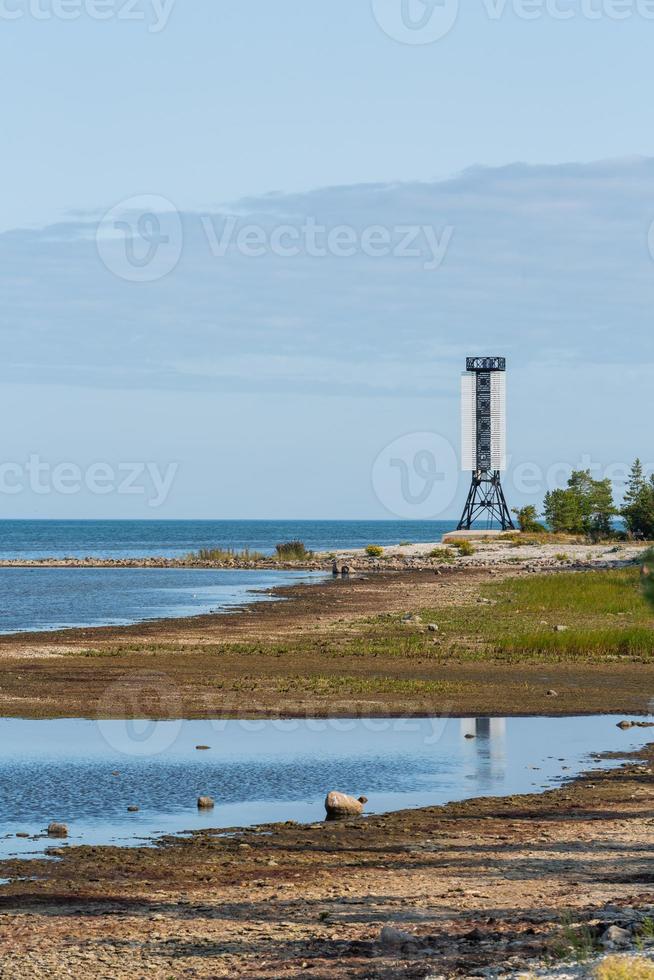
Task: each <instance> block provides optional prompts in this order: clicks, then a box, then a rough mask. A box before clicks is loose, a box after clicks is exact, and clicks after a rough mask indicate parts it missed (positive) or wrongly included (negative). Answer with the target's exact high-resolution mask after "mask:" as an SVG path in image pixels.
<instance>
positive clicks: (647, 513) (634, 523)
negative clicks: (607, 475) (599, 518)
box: [620, 459, 654, 538]
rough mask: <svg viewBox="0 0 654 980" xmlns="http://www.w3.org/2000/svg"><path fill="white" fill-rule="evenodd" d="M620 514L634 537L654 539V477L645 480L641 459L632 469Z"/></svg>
mask: <svg viewBox="0 0 654 980" xmlns="http://www.w3.org/2000/svg"><path fill="white" fill-rule="evenodd" d="M620 513H621V514H622V516H623V517H624V519H625V523H626V525H627V529H628V530H629V532H630V533H631V534H633V535H634V537H637V538H654V476H652V477H650V479H649V480H646V479H645V475H644V473H643V467H642V464H641V462H640V460H639V459H637V460H636V461H635V462H634V465H633V466H632V467H631V473H630V474H629V480H628V481H627V489H626V491H625V495H624V506H623V508H622V510H621V512H620Z"/></svg>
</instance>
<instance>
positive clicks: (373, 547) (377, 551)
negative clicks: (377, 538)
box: [366, 544, 384, 558]
mask: <svg viewBox="0 0 654 980" xmlns="http://www.w3.org/2000/svg"><path fill="white" fill-rule="evenodd" d="M366 554H367V556H368V558H381V556H382V555H383V554H384V549H383V548H382V546H381V545H379V544H369V545H368V547H367V548H366Z"/></svg>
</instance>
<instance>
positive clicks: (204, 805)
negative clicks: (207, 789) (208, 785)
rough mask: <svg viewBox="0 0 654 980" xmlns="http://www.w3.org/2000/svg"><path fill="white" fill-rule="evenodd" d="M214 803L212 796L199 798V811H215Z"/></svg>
mask: <svg viewBox="0 0 654 980" xmlns="http://www.w3.org/2000/svg"><path fill="white" fill-rule="evenodd" d="M215 805H216V804H215V803H214V801H213V799H212V797H210V796H198V810H213V808H214V806H215Z"/></svg>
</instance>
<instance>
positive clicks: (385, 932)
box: [379, 926, 416, 946]
mask: <svg viewBox="0 0 654 980" xmlns="http://www.w3.org/2000/svg"><path fill="white" fill-rule="evenodd" d="M379 941H380V943H381V944H382V946H404V945H405V943H415V942H416V937H415V936H413V935H412V934H411V933H410V932H403V930H402V929H396V928H395V927H394V926H383V928H382V930H381V932H380V933H379Z"/></svg>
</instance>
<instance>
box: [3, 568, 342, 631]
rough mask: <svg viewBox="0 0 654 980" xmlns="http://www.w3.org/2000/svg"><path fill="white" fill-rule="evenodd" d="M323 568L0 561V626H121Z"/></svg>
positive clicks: (204, 608)
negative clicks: (1, 564) (2, 564)
mask: <svg viewBox="0 0 654 980" xmlns="http://www.w3.org/2000/svg"><path fill="white" fill-rule="evenodd" d="M323 578H324V575H323V573H320V572H319V573H312V572H288V571H256V570H248V571H242V570H238V569H234V570H230V569H216V570H214V569H179V568H0V633H17V632H24V631H26V630H53V629H65V628H67V627H73V626H124V625H127V624H129V623H139V622H143V621H145V620H149V619H168V618H173V619H175V618H179V617H181V616H199V615H201V614H203V613H210V612H224V611H226V610H229V609H233V608H235V607H239V606H243V605H244V604H245V603H249V602H258V601H261V600H264V599H267V600H269V599H270V598H271V596H270V594H269V591H268V590H270V589H272V588H276V587H277V586H283V585H294V584H297V583H298V582H307V581H320V580H322V579H323Z"/></svg>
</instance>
